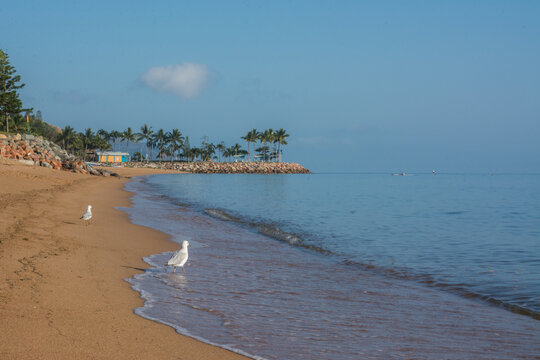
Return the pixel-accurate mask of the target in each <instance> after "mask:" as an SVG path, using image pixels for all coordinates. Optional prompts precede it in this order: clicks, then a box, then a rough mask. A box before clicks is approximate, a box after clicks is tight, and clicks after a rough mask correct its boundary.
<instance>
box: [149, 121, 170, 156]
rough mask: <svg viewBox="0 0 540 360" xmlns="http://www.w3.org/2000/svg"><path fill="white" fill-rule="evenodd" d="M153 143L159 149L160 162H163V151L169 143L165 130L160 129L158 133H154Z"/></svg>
mask: <svg viewBox="0 0 540 360" xmlns="http://www.w3.org/2000/svg"><path fill="white" fill-rule="evenodd" d="M152 142H153V143H154V145H155V146H157V148H158V149H159V153H158V157H159V158H160V160H162V155H163V154H164V150H163V149H164V148H165V146H166V142H167V137H166V135H165V131H163V129H159V130H158V131H157V132H156V133H154V135H153V137H152Z"/></svg>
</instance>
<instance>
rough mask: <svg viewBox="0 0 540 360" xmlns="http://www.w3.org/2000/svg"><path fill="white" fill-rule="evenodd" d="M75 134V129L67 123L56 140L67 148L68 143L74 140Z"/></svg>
mask: <svg viewBox="0 0 540 360" xmlns="http://www.w3.org/2000/svg"><path fill="white" fill-rule="evenodd" d="M76 136H77V135H76V132H75V129H73V128H72V127H71V126H69V125H66V127H65V128H64V129H62V133H61V134H60V136H59V137H58V141H61V142H62V145H63V146H64V149H66V150H69V145H70V144H72V143H73V141H75V137H76Z"/></svg>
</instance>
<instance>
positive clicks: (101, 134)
mask: <svg viewBox="0 0 540 360" xmlns="http://www.w3.org/2000/svg"><path fill="white" fill-rule="evenodd" d="M96 134H97V136H99V137H100V138H101V139H102V140H105V141H106V142H107V144H108V143H109V141H111V134H110V133H109V132H108V131H107V130H105V129H99V130H98V131H97V132H96ZM100 148H101V150H103V146H101V147H100Z"/></svg>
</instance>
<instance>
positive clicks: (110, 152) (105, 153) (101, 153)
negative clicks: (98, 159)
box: [96, 151, 129, 156]
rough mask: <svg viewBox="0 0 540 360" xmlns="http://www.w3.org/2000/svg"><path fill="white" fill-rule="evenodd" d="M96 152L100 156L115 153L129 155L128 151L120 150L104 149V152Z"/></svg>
mask: <svg viewBox="0 0 540 360" xmlns="http://www.w3.org/2000/svg"><path fill="white" fill-rule="evenodd" d="M96 154H98V155H99V156H101V155H115V156H120V155H127V156H129V154H128V153H126V152H120V151H103V152H101V151H98V152H96Z"/></svg>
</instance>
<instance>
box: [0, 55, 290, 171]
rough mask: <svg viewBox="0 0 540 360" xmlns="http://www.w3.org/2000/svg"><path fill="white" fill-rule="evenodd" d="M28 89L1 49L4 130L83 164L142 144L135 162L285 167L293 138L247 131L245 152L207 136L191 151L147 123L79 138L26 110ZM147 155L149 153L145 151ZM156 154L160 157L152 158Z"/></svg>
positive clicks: (185, 140) (176, 135)
mask: <svg viewBox="0 0 540 360" xmlns="http://www.w3.org/2000/svg"><path fill="white" fill-rule="evenodd" d="M24 85H25V84H24V83H21V77H20V75H16V70H15V68H14V67H13V66H11V64H10V62H9V57H8V55H7V53H5V52H4V51H3V50H1V49H0V124H1V125H0V130H1V129H2V128H3V130H5V131H6V132H8V133H9V132H10V131H11V132H13V131H15V132H25V131H26V132H28V133H29V134H33V135H40V136H43V137H45V138H47V139H48V140H51V141H54V142H56V143H58V144H59V145H61V146H62V147H63V148H64V149H66V150H68V151H70V152H72V153H74V154H77V155H79V156H81V157H82V158H83V159H84V160H87V159H91V158H92V157H93V155H94V154H96V152H99V151H101V152H103V151H107V150H112V151H116V150H117V149H118V148H119V147H120V145H124V146H122V148H123V150H125V152H128V153H129V149H130V145H133V144H137V143H140V142H143V143H144V148H141V146H139V148H138V149H137V150H136V151H135V152H134V153H133V156H132V160H133V161H153V160H160V161H171V162H172V161H243V160H246V159H247V160H251V161H277V162H281V159H282V151H283V149H282V147H283V146H284V145H287V138H288V137H289V134H287V132H286V131H285V130H284V129H279V130H277V131H274V130H273V129H266V130H262V131H259V130H257V129H251V130H249V131H248V132H247V133H246V134H245V135H244V136H240V139H242V140H244V141H245V142H246V145H247V150H245V149H243V148H242V145H240V144H239V143H235V144H233V145H232V146H227V145H226V144H225V143H224V142H223V141H221V142H218V143H213V142H211V141H210V140H209V138H208V137H206V136H205V137H203V138H202V141H201V145H200V146H191V144H190V140H189V137H188V136H185V135H184V134H183V133H182V132H181V131H180V130H179V129H176V128H175V129H172V130H170V131H167V130H165V129H157V130H154V129H153V128H152V126H149V125H147V124H143V125H142V126H141V127H140V130H139V132H136V131H134V130H133V129H132V128H131V127H127V128H126V129H125V130H110V131H109V130H106V129H98V130H97V131H94V130H92V129H91V128H86V129H85V130H84V131H83V132H81V133H79V132H77V131H76V130H75V129H74V128H72V127H71V126H69V125H67V126H65V127H64V128H63V129H60V128H58V127H56V126H53V125H50V124H48V123H47V122H45V121H44V120H43V117H42V114H41V111H37V112H36V113H35V114H34V113H33V109H32V108H23V104H22V101H21V100H20V98H19V93H18V90H19V89H21V88H22V87H23V86H24ZM143 150H145V151H143ZM154 154H156V155H155V156H154Z"/></svg>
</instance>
